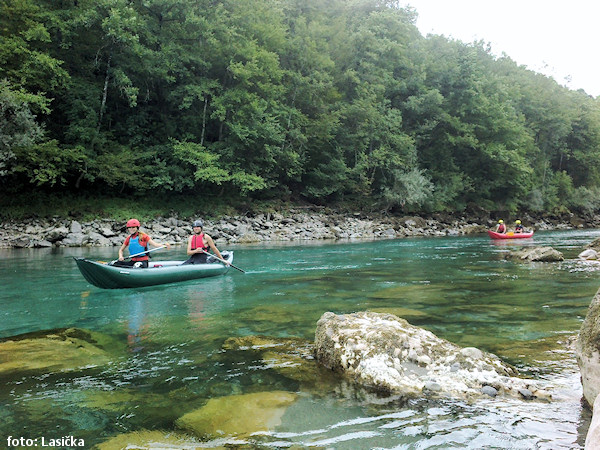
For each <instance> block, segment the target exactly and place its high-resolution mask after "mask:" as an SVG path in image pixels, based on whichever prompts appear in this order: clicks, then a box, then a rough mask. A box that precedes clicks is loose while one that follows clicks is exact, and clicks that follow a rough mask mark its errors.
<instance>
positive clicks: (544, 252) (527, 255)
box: [506, 247, 565, 262]
mask: <svg viewBox="0 0 600 450" xmlns="http://www.w3.org/2000/svg"><path fill="white" fill-rule="evenodd" d="M506 259H512V260H520V261H532V262H533V261H538V262H558V261H564V259H565V258H564V256H563V254H562V253H561V252H559V251H558V250H555V249H553V248H552V247H535V248H528V249H524V250H519V251H514V252H511V253H508V254H507V255H506Z"/></svg>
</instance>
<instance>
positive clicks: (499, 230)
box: [496, 219, 506, 234]
mask: <svg viewBox="0 0 600 450" xmlns="http://www.w3.org/2000/svg"><path fill="white" fill-rule="evenodd" d="M496 233H500V234H504V233H506V225H504V220H502V219H500V220H499V221H498V225H497V226H496Z"/></svg>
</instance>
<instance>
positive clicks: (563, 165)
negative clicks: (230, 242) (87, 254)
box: [0, 0, 600, 211]
mask: <svg viewBox="0 0 600 450" xmlns="http://www.w3.org/2000/svg"><path fill="white" fill-rule="evenodd" d="M0 17H1V22H0V111H1V114H0V189H1V191H2V192H3V195H5V196H6V197H7V198H8V197H10V196H14V195H15V194H16V193H26V194H27V196H28V197H29V198H35V197H36V196H39V195H48V194H53V193H54V194H57V195H58V194H60V193H64V192H75V193H76V194H75V195H80V196H82V197H85V196H90V195H96V194H102V195H106V196H123V195H129V196H144V195H147V194H148V193H152V194H156V195H161V194H170V195H175V194H176V195H181V196H186V195H190V196H191V195H194V196H197V195H198V194H202V195H211V196H218V195H221V194H223V193H227V194H228V195H232V194H233V195H235V196H237V198H239V199H248V200H251V199H259V200H269V199H291V200H309V201H311V202H316V203H321V204H328V203H331V202H335V201H339V200H345V201H355V202H356V204H357V205H360V204H370V205H373V207H374V208H378V209H380V210H389V209H392V208H396V209H400V208H402V209H404V210H407V211H410V210H412V211H454V210H462V209H464V208H465V207H466V206H467V205H469V204H476V205H478V206H480V207H482V208H487V209H504V210H517V209H520V210H531V211H551V210H557V209H562V210H565V209H567V208H568V209H571V210H580V211H592V210H595V209H597V207H598V206H599V205H600V195H599V194H600V103H599V100H598V99H594V98H592V97H590V96H588V95H586V93H585V92H583V91H577V92H575V91H571V90H568V89H566V88H564V87H561V86H559V85H558V84H557V83H556V82H555V81H554V80H552V79H551V78H548V77H545V76H543V75H540V74H537V73H534V72H532V71H529V70H527V69H526V68H525V67H523V66H518V65H517V64H516V63H515V62H514V61H512V60H511V59H510V58H509V57H508V56H502V57H497V56H495V55H493V54H491V52H490V50H489V48H488V47H487V45H486V44H485V43H484V42H475V43H463V42H459V41H454V40H449V39H447V38H445V37H441V36H427V37H423V36H421V35H420V34H419V32H418V30H417V28H416V27H415V20H416V13H415V11H414V10H411V9H408V10H407V9H402V8H400V7H398V6H397V5H396V4H395V2H389V1H388V2H385V1H377V0H331V1H322V0H71V1H67V0H0ZM21 198H22V197H21Z"/></svg>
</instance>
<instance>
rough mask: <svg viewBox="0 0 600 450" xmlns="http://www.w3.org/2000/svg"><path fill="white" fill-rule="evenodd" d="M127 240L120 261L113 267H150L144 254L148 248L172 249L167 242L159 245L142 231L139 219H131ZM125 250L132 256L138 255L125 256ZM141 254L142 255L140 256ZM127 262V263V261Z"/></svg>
mask: <svg viewBox="0 0 600 450" xmlns="http://www.w3.org/2000/svg"><path fill="white" fill-rule="evenodd" d="M126 227H127V234H128V236H127V238H125V242H123V245H121V248H120V249H119V259H118V260H117V261H115V262H114V263H113V266H119V267H142V268H144V267H148V259H149V257H148V254H144V252H145V251H148V246H152V247H167V248H171V245H170V244H169V243H168V242H167V243H165V244H159V243H158V242H155V241H153V240H152V238H151V237H150V236H148V235H147V234H146V233H143V232H141V231H140V221H139V220H137V219H130V220H128V221H127V224H126ZM125 249H128V250H129V254H130V255H138V256H134V257H131V258H128V257H125V256H123V252H124V251H125ZM140 253H141V254H140ZM126 260H127V261H126Z"/></svg>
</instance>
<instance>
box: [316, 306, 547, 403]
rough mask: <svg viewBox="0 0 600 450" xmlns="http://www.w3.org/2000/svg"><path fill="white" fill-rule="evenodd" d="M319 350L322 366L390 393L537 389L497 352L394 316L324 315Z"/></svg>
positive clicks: (456, 394)
mask: <svg viewBox="0 0 600 450" xmlns="http://www.w3.org/2000/svg"><path fill="white" fill-rule="evenodd" d="M315 354H316V358H317V360H318V361H319V363H320V364H322V365H323V366H324V367H327V368H329V369H331V370H333V371H336V372H339V373H341V374H343V375H344V376H345V377H346V378H349V379H350V380H352V381H353V382H355V383H356V384H358V385H361V386H366V387H370V388H372V389H375V390H378V391H381V392H384V393H390V394H391V393H393V394H402V395H405V396H411V397H419V396H422V395H427V396H429V395H431V394H435V395H437V396H441V397H453V398H461V399H468V398H477V397H481V396H483V395H485V394H484V393H482V388H483V387H484V386H492V387H493V388H494V389H496V390H497V391H498V392H499V393H501V394H505V395H511V396H513V397H516V398H520V394H519V390H520V389H529V390H530V391H531V392H532V395H533V396H535V393H536V391H538V389H539V388H538V386H536V385H534V383H533V382H532V380H527V379H523V378H519V377H518V372H517V370H516V369H515V368H514V367H512V366H510V365H509V364H506V363H504V362H502V361H501V360H500V359H499V358H498V357H497V356H495V355H493V354H491V353H486V352H483V351H481V350H479V349H476V348H473V347H468V348H461V347H459V346H457V345H455V344H452V343H451V342H449V341H446V340H444V339H441V338H439V337H437V336H435V335H434V334H433V333H431V332H430V331H427V330H424V329H422V328H419V327H415V326H412V325H410V324H409V323H408V322H407V321H406V320H404V319H400V318H398V317H396V316H393V315H391V314H378V313H373V312H368V311H367V312H357V313H353V314H341V315H336V314H334V313H331V312H327V313H325V314H323V316H322V317H321V319H320V320H319V321H318V323H317V330H316V333H315ZM432 387H434V388H435V389H432Z"/></svg>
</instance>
